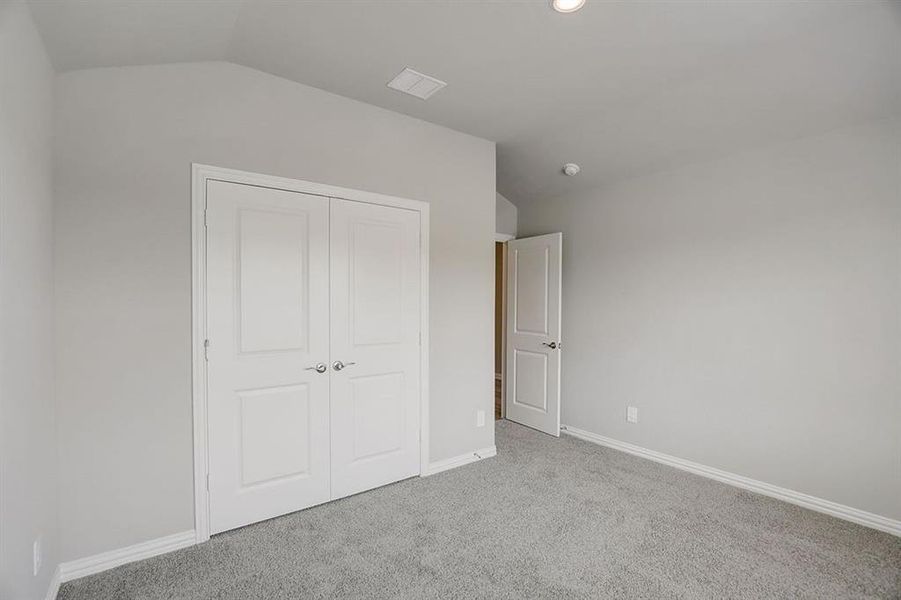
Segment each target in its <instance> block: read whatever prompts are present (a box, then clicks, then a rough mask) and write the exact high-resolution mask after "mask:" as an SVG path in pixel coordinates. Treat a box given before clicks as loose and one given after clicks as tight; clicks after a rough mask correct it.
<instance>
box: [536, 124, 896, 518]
mask: <svg viewBox="0 0 901 600" xmlns="http://www.w3.org/2000/svg"><path fill="white" fill-rule="evenodd" d="M552 231H562V232H563V243H564V250H563V256H564V261H563V265H564V266H563V285H564V287H563V341H564V344H565V348H566V350H565V355H564V360H563V389H562V411H563V412H562V418H563V422H564V423H565V424H568V425H571V426H574V427H578V428H581V429H585V430H588V431H591V432H594V433H598V434H601V435H604V436H609V437H611V438H614V439H617V440H621V441H625V442H629V443H632V444H637V445H639V446H643V447H645V448H650V449H652V450H656V451H659V452H663V453H666V454H670V455H674V456H677V457H680V458H683V459H688V460H692V461H696V462H699V463H702V464H705V465H709V466H712V467H716V468H719V469H724V470H727V471H731V472H733V473H737V474H739V475H744V476H746V477H751V478H753V479H758V480H762V481H765V482H768V483H771V484H775V485H778V486H782V487H785V488H789V489H792V490H796V491H799V492H804V493H807V494H812V495H814V496H817V497H820V498H825V499H827V500H832V501H834V502H839V503H841V504H845V505H849V506H851V507H854V508H857V509H862V510H865V511H869V512H873V513H876V514H879V515H882V516H885V517H889V518H894V519H899V518H901V501H899V499H901V369H899V364H901V309H899V307H901V122H899V121H898V120H881V121H875V122H871V123H869V124H864V125H861V126H858V127H854V128H849V129H842V130H836V131H833V132H830V133H827V134H825V135H820V136H816V137H808V138H804V139H799V140H796V141H793V142H790V143H783V144H779V145H774V146H769V147H766V148H761V149H759V150H756V151H753V152H748V153H744V154H742V155H739V156H733V157H730V158H724V159H722V160H719V161H717V162H708V163H704V164H697V165H694V166H690V167H686V168H682V169H679V170H675V171H670V172H666V173H660V174H657V175H653V176H647V177H641V178H636V179H631V180H628V181H624V182H621V183H619V184H616V185H610V186H609V187H605V188H601V189H597V190H595V191H593V192H590V193H580V194H576V195H571V196H567V197H562V198H557V199H555V200H549V201H547V202H542V203H535V204H529V205H522V206H520V235H524V236H527V235H534V234H539V233H546V232H552ZM630 405H631V406H636V407H638V409H639V422H638V423H637V424H629V423H627V422H626V407H627V406H630Z"/></svg>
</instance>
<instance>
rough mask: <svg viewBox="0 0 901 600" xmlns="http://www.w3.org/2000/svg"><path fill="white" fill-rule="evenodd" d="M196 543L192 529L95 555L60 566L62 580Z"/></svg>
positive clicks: (90, 573) (98, 571) (76, 577)
mask: <svg viewBox="0 0 901 600" xmlns="http://www.w3.org/2000/svg"><path fill="white" fill-rule="evenodd" d="M196 543H197V539H196V536H195V535H194V530H193V529H192V530H190V531H183V532H181V533H174V534H172V535H167V536H166V537H161V538H157V539H155V540H150V541H147V542H141V543H140V544H135V545H134V546H128V547H126V548H119V549H118V550H110V551H109V552H102V553H100V554H95V555H94V556H88V557H86V558H79V559H78V560H73V561H69V562H64V563H63V564H61V565H60V566H59V572H60V580H61V581H62V582H66V581H72V580H73V579H79V578H81V577H86V576H87V575H93V574H94V573H100V572H101V571H106V570H107V569H112V568H113V567H118V566H120V565H124V564H127V563H130V562H135V561H138V560H144V559H145V558H150V557H152V556H158V555H160V554H166V553H167V552H172V551H174V550H180V549H181V548H187V547H188V546H193V545H194V544H196Z"/></svg>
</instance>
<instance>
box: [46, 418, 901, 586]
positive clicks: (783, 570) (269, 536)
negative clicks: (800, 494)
mask: <svg viewBox="0 0 901 600" xmlns="http://www.w3.org/2000/svg"><path fill="white" fill-rule="evenodd" d="M497 446H498V456H497V458H491V459H488V460H484V461H481V462H479V463H476V464H473V465H470V466H466V467H461V468H458V469H454V470H452V471H447V472H445V473H442V474H439V475H435V476H433V477H429V478H426V479H411V480H408V481H405V482H402V483H398V484H395V485H391V486H387V487H384V488H381V489H378V490H374V491H372V492H367V493H364V494H360V495H357V496H353V497H350V498H345V499H343V500H339V501H337V502H332V503H330V504H326V505H323V506H319V507H316V508H312V509H309V510H305V511H301V512H298V513H294V514H291V515H288V516H285V517H281V518H278V519H273V520H271V521H267V522H265V523H259V524H257V525H252V526H249V527H245V528H244V529H240V530H237V531H232V532H229V533H225V534H222V535H218V536H215V537H214V538H213V539H212V540H211V541H210V542H209V543H207V544H204V545H201V546H196V547H193V548H188V549H185V550H181V551H179V552H175V553H172V554H168V555H165V556H160V557H157V558H152V559H149V560H146V561H143V562H140V563H135V564H131V565H126V566H123V567H119V568H117V569H114V570H112V571H108V572H106V573H101V574H99V575H94V576H91V577H87V578H84V579H81V580H78V581H74V582H70V583H67V584H65V585H64V586H63V588H62V591H61V592H60V596H59V597H60V598H61V599H64V600H82V599H88V598H90V599H92V600H107V599H116V600H122V599H140V600H150V599H162V598H166V599H170V600H172V599H188V598H191V599H197V598H209V599H213V598H215V599H218V600H226V599H234V600H238V599H240V600H256V599H267V600H271V599H278V598H290V599H307V598H435V599H437V598H442V599H448V598H509V599H520V598H555V599H557V598H560V599H566V598H899V597H901V539H899V538H896V537H892V536H890V535H888V534H884V533H879V532H877V531H873V530H870V529H866V528H864V527H860V526H858V525H854V524H851V523H847V522H844V521H840V520H838V519H834V518H832V517H828V516H825V515H821V514H818V513H814V512H810V511H807V510H804V509H801V508H798V507H795V506H792V505H790V504H785V503H782V502H779V501H776V500H772V499H770V498H766V497H763V496H758V495H755V494H752V493H749V492H745V491H742V490H739V489H736V488H733V487H730V486H727V485H724V484H720V483H717V482H714V481H710V480H707V479H704V478H701V477H697V476H694V475H690V474H688V473H684V472H682V471H678V470H675V469H672V468H669V467H665V466H662V465H658V464H656V463H653V462H649V461H646V460H643V459H640V458H636V457H633V456H630V455H628V454H623V453H620V452H616V451H614V450H609V449H606V448H601V447H599V446H595V445H592V444H589V443H586V442H582V441H579V440H576V439H574V438H571V437H566V436H564V437H563V438H561V439H554V438H551V437H549V436H545V435H543V434H540V433H537V432H534V431H532V430H529V429H526V428H524V427H520V426H517V425H514V424H512V423H509V422H500V423H498V425H497Z"/></svg>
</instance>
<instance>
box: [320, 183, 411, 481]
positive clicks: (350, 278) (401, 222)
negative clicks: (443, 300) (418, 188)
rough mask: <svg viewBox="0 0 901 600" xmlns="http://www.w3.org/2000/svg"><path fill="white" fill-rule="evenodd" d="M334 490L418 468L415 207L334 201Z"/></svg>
mask: <svg viewBox="0 0 901 600" xmlns="http://www.w3.org/2000/svg"><path fill="white" fill-rule="evenodd" d="M330 230H331V314H332V320H331V334H332V335H331V349H332V361H333V363H334V362H335V361H341V362H343V363H346V364H347V365H348V366H347V367H345V368H344V369H341V370H335V369H334V368H333V369H332V371H331V426H332V427H331V431H332V444H331V448H332V458H331V464H332V497H333V498H340V497H343V496H347V495H350V494H355V493H357V492H360V491H363V490H367V489H371V488H373V487H378V486H380V485H385V484H387V483H391V482H394V481H398V480H400V479H404V478H407V477H412V476H414V475H417V474H419V394H420V392H419V389H420V388H419V376H420V374H419V323H420V321H419V314H420V306H419V303H420V265H419V260H420V256H419V213H417V212H414V211H408V210H403V209H398V208H389V207H384V206H376V205H372V204H364V203H359V202H350V201H347V200H340V199H334V198H333V199H332V204H331V227H330Z"/></svg>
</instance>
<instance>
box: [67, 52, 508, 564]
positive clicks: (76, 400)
mask: <svg viewBox="0 0 901 600" xmlns="http://www.w3.org/2000/svg"><path fill="white" fill-rule="evenodd" d="M56 98H57V105H56V106H57V111H56V118H57V123H56V126H57V129H56V134H57V140H56V161H57V164H56V177H57V179H56V211H57V212H56V220H57V227H56V233H57V234H56V259H57V279H56V283H57V312H56V316H57V320H58V354H57V358H58V370H57V385H58V390H59V406H60V425H61V427H60V431H61V435H60V446H61V494H62V496H63V497H64V498H65V499H66V501H65V502H64V503H63V505H62V507H61V523H62V554H63V559H64V560H70V559H74V558H78V557H83V556H86V555H91V554H94V553H97V552H102V551H105V550H110V549H113V548H118V547H122V546H126V545H129V544H133V543H136V542H141V541H145V540H148V539H152V538H156V537H159V536H163V535H167V534H171V533H175V532H180V531H184V530H188V529H191V528H192V527H193V500H192V463H191V456H192V454H191V453H192V445H191V444H192V442H191V354H190V330H191V329H190V327H191V321H190V318H191V245H190V228H189V225H190V165H191V162H192V161H194V162H201V163H208V164H212V165H217V166H222V167H231V168H238V169H243V170H248V171H255V172H260V173H270V174H275V175H280V176H286V177H294V178H299V179H307V180H312V181H316V182H322V183H329V184H335V185H341V186H345V187H350V188H355V189H363V190H369V191H374V192H381V193H386V194H392V195H397V196H402V197H407V198H414V199H419V200H425V201H428V202H430V203H431V207H432V211H431V220H432V229H431V280H430V286H431V304H430V308H431V336H432V340H431V342H432V343H431V348H430V361H431V394H432V396H431V453H432V460H440V459H444V458H448V457H451V456H456V455H460V454H463V453H466V452H469V451H472V450H475V449H478V448H483V447H486V446H491V445H493V444H494V432H493V430H492V428H491V427H482V428H477V427H476V410H477V409H481V410H485V411H486V412H488V414H490V411H491V410H492V401H493V374H492V340H491V336H490V334H486V332H490V331H491V330H492V318H493V316H492V309H493V294H494V292H493V271H494V267H493V251H494V250H493V246H494V244H493V237H494V220H495V212H494V211H495V198H494V194H495V179H494V173H495V162H494V161H495V159H494V156H495V148H494V144H493V143H492V142H488V141H485V140H481V139H478V138H474V137H471V136H468V135H464V134H460V133H457V132H454V131H451V130H448V129H445V128H442V127H439V126H435V125H431V124H428V123H425V122H423V121H419V120H417V119H413V118H409V117H405V116H401V115H399V114H396V113H392V112H388V111H385V110H383V109H379V108H375V107H373V106H369V105H366V104H362V103H359V102H355V101H352V100H348V99H346V98H342V97H339V96H335V95H332V94H328V93H326V92H322V91H320V90H316V89H313V88H310V87H306V86H303V85H299V84H296V83H293V82H289V81H287V80H284V79H280V78H277V77H273V76H270V75H267V74H264V73H261V72H258V71H254V70H251V69H247V68H244V67H239V66H236V65H230V64H226V63H195V64H182V65H169V66H149V67H129V68H110V69H95V70H88V71H78V72H72V73H67V74H65V75H62V76H60V77H59V78H58V80H57V95H56Z"/></svg>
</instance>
